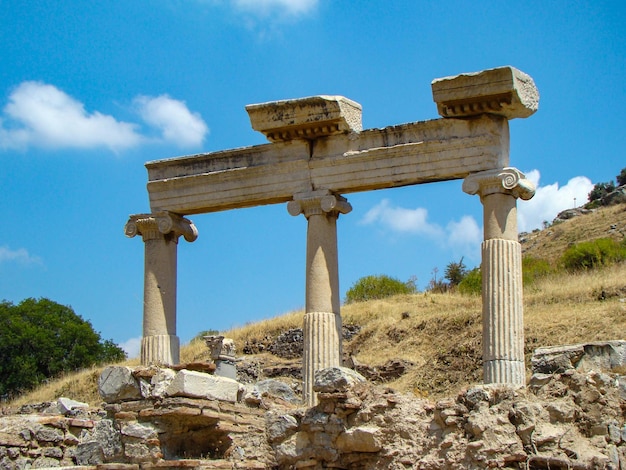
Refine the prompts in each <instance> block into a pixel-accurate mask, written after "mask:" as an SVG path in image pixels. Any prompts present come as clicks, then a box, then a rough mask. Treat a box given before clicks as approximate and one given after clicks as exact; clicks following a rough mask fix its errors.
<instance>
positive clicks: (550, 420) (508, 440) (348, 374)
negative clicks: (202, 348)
mask: <svg viewBox="0 0 626 470" xmlns="http://www.w3.org/2000/svg"><path fill="white" fill-rule="evenodd" d="M533 369H534V373H533V375H532V378H531V379H530V383H529V385H528V387H526V388H524V389H511V388H507V387H503V386H494V385H491V386H487V385H480V386H475V387H473V388H470V389H468V390H464V391H463V392H461V393H459V394H458V395H457V396H456V397H453V398H447V399H442V400H439V401H430V400H425V399H421V398H417V397H415V396H413V395H410V394H403V393H398V392H395V391H394V390H391V389H389V388H385V387H384V386H379V385H375V384H373V383H371V382H370V381H368V380H366V379H365V378H364V377H363V376H362V375H361V374H359V373H358V372H356V371H354V370H352V369H348V368H332V369H326V370H324V371H322V372H320V373H319V374H318V375H317V377H316V385H315V390H316V392H317V396H318V400H319V403H318V405H317V406H315V407H311V408H304V407H302V406H301V405H300V404H299V399H298V397H297V396H296V394H295V393H294V392H293V390H292V389H291V388H290V387H288V386H286V385H285V384H284V382H279V381H275V380H271V379H270V380H263V381H261V382H257V383H255V384H249V385H244V384H242V383H241V382H238V381H235V380H232V379H227V378H222V377H216V376H214V375H211V374H208V373H206V372H199V371H189V370H186V369H184V370H181V371H172V370H169V369H156V368H150V369H146V368H137V369H130V368H117V369H115V368H114V369H110V370H109V372H108V373H107V374H106V377H105V374H103V377H104V378H101V382H102V383H101V388H102V390H101V391H102V393H103V397H104V398H105V400H106V402H107V404H106V405H103V406H102V407H101V408H99V409H85V408H84V406H83V405H81V404H76V403H72V402H67V401H63V402H61V401H59V402H58V403H49V404H41V405H30V406H26V407H23V408H22V409H21V410H14V411H13V412H11V413H8V410H5V412H6V413H5V415H4V416H1V417H0V468H2V469H26V468H52V467H59V466H80V467H81V468H82V469H85V470H86V469H99V470H106V469H110V470H138V469H140V468H141V469H152V468H159V469H169V468H172V469H174V468H194V469H196V468H197V469H212V468H248V469H250V468H258V469H261V468H276V469H292V468H311V469H322V468H343V469H381V468H386V469H407V468H411V469H458V468H467V469H482V468H518V469H601V468H608V469H620V468H622V469H624V468H626V427H625V426H624V423H625V411H626V379H625V378H624V376H623V375H621V374H623V372H624V370H626V343H625V342H621V341H614V342H606V343H593V344H587V345H576V346H570V347H565V348H545V349H542V350H538V351H537V352H536V354H535V356H534V357H533Z"/></svg>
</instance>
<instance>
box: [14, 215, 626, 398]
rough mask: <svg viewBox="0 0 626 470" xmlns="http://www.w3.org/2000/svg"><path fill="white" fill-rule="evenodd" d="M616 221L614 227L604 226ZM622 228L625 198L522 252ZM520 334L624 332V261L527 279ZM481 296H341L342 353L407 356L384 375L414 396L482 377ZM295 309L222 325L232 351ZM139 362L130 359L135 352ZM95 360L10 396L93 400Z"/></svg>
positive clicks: (272, 329)
mask: <svg viewBox="0 0 626 470" xmlns="http://www.w3.org/2000/svg"><path fill="white" fill-rule="evenodd" d="M611 226H615V227H616V228H611ZM625 231H626V205H621V206H615V207H611V208H605V209H599V210H597V211H596V212H594V213H592V214H588V215H583V216H580V217H576V218H574V219H571V220H567V221H565V222H562V223H559V224H555V225H553V226H551V227H549V228H547V229H545V230H542V231H538V232H534V233H532V234H526V235H525V237H526V238H527V241H526V242H524V244H523V249H524V252H525V254H528V255H532V256H534V257H537V258H544V259H548V260H550V261H551V262H552V263H556V260H557V259H558V257H559V256H560V254H561V253H562V252H563V250H564V249H565V248H566V247H567V246H568V245H569V244H570V243H572V242H576V241H583V240H588V239H595V238H601V237H604V236H615V237H619V239H621V238H622V237H623V235H621V233H624V232H625ZM524 301H525V336H526V338H525V339H526V353H527V361H529V360H530V354H531V353H532V351H533V350H534V349H535V348H537V347H540V346H548V345H557V344H571V343H577V342H584V341H594V340H609V339H623V332H624V331H625V327H626V264H624V263H621V264H619V265H615V266H612V267H609V268H604V269H602V270H596V271H589V272H585V273H581V274H567V273H561V274H557V275H552V276H550V277H547V278H544V279H541V280H540V281H537V282H536V283H535V284H533V285H532V286H526V287H525V292H524ZM480 312H481V301H480V298H479V297H478V296H467V295H460V294H457V293H445V294H434V293H419V294H416V295H409V296H398V297H393V298H389V299H385V300H378V301H371V302H363V303H357V304H351V305H346V306H344V307H343V308H342V317H343V322H344V324H354V325H358V326H360V327H361V330H360V332H359V334H357V335H356V336H355V337H354V338H352V339H351V340H350V341H346V342H344V352H345V353H346V356H351V357H352V358H353V359H354V360H355V361H356V363H357V364H365V365H369V366H371V367H376V366H382V365H384V364H385V363H386V362H387V361H389V360H402V361H404V362H403V364H409V363H410V364H412V365H409V366H408V367H407V369H406V373H404V374H403V375H402V376H401V377H399V378H397V379H395V380H392V381H389V382H388V385H389V386H390V387H393V388H395V389H399V390H402V391H406V392H412V393H415V394H416V395H420V396H430V397H440V396H442V395H449V394H452V393H455V392H456V391H458V390H460V389H461V388H463V387H465V386H467V385H468V384H471V383H476V382H480V381H481V373H482V368H481V313H480ZM301 322H302V312H293V313H290V314H287V315H282V316H280V317H276V318H274V319H270V320H264V321H261V322H258V323H255V324H250V325H246V326H245V327H242V328H238V329H234V330H231V331H227V332H224V333H223V334H224V335H225V336H227V337H231V338H233V339H234V340H235V342H236V344H237V347H238V350H239V353H241V351H242V349H243V345H245V344H246V343H252V342H255V341H261V340H263V339H266V338H269V337H272V338H275V337H276V336H278V335H279V334H280V333H282V332H284V331H286V330H288V329H290V328H298V327H300V326H301ZM181 356H182V357H181V359H182V361H183V362H191V361H198V360H208V357H209V355H208V350H207V348H206V346H205V345H204V343H203V342H202V341H196V342H192V343H191V344H189V345H186V346H184V347H183V348H182V351H181ZM244 359H245V361H246V362H247V363H252V364H255V365H256V366H257V367H258V368H259V369H260V370H262V369H263V368H267V367H270V366H273V365H276V364H281V363H289V362H291V363H292V365H293V364H297V360H292V361H287V360H281V359H280V358H277V357H276V356H274V355H272V354H270V353H263V354H257V355H255V356H246V357H245V358H244ZM135 364H136V362H135ZM98 375H99V369H93V370H89V371H83V372H81V373H79V374H72V375H68V376H66V377H64V378H61V379H60V380H57V381H52V382H51V383H49V384H48V385H47V386H45V387H42V388H40V389H39V390H36V391H34V392H33V393H30V394H27V395H24V396H23V397H21V398H20V399H18V400H17V401H16V402H15V403H14V405H19V404H22V403H28V402H37V401H48V400H52V399H54V398H56V397H59V396H67V397H71V398H74V399H78V400H83V401H88V402H90V403H98V402H99V398H98V396H97V393H96V387H95V383H96V380H97V377H98Z"/></svg>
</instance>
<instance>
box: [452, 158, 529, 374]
mask: <svg viewBox="0 0 626 470" xmlns="http://www.w3.org/2000/svg"><path fill="white" fill-rule="evenodd" d="M463 190H464V191H465V192H467V193H470V194H479V195H480V200H481V202H482V204H483V222H484V241H483V244H482V279H483V284H482V296H483V380H484V382H485V383H502V384H509V385H514V386H524V385H525V384H526V374H525V366H524V308H523V285H522V251H521V246H520V244H519V242H518V240H517V238H518V234H517V207H516V205H517V198H518V197H521V198H522V199H530V198H531V197H532V196H533V195H534V187H533V185H532V183H530V181H528V180H526V179H525V176H524V174H523V173H521V172H519V171H518V170H516V169H515V168H503V169H498V170H493V171H485V172H480V173H475V174H472V175H470V176H468V177H467V178H466V180H465V181H464V182H463Z"/></svg>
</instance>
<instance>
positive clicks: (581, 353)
mask: <svg viewBox="0 0 626 470" xmlns="http://www.w3.org/2000/svg"><path fill="white" fill-rule="evenodd" d="M531 364H532V369H533V373H541V374H555V373H562V372H564V371H566V370H570V369H576V370H578V371H583V372H587V371H591V370H595V371H605V372H609V371H613V370H617V371H621V370H622V369H623V368H624V367H625V366H626V341H598V342H593V343H586V344H573V345H567V346H552V347H546V348H537V349H536V350H535V351H534V353H533V357H532V359H531Z"/></svg>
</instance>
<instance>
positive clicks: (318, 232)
mask: <svg viewBox="0 0 626 470" xmlns="http://www.w3.org/2000/svg"><path fill="white" fill-rule="evenodd" d="M287 210H288V211H289V213H290V214H291V215H293V216H296V215H299V214H304V216H305V217H306V218H307V220H308V227H307V248H306V305H305V314H304V324H303V334H304V357H303V371H302V374H303V377H304V386H303V395H304V403H305V404H306V405H308V406H313V405H315V401H316V400H315V394H314V393H313V382H314V376H315V372H316V371H318V370H321V369H325V368H327V367H334V366H341V362H342V361H341V359H342V350H341V315H340V303H341V299H340V294H339V266H338V262H337V218H338V217H339V214H347V213H348V212H350V211H351V210H352V206H351V205H350V203H349V202H348V201H347V200H346V199H345V198H343V197H341V196H338V195H334V194H331V193H330V192H329V191H313V192H311V193H306V194H298V195H296V196H294V200H293V201H290V202H289V203H288V204H287Z"/></svg>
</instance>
